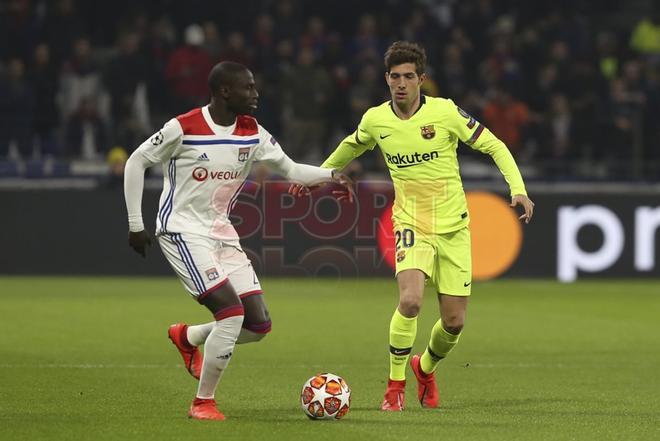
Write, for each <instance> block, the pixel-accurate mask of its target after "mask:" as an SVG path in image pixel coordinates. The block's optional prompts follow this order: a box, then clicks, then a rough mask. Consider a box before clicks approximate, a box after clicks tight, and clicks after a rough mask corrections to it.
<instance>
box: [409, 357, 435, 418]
mask: <svg viewBox="0 0 660 441" xmlns="http://www.w3.org/2000/svg"><path fill="white" fill-rule="evenodd" d="M420 360H421V357H420V356H419V355H413V356H412V358H411V359H410V367H411V368H412V370H413V372H414V373H415V377H417V398H419V402H420V404H421V405H422V407H438V405H439V404H440V395H439V394H438V386H437V385H436V384H435V375H433V373H430V374H425V373H424V372H423V371H422V366H421V365H420Z"/></svg>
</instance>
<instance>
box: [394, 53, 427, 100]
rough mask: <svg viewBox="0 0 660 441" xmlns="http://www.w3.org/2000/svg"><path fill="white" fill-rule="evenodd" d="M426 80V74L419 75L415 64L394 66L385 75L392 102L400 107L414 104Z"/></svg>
mask: <svg viewBox="0 0 660 441" xmlns="http://www.w3.org/2000/svg"><path fill="white" fill-rule="evenodd" d="M425 78H426V75H425V74H421V75H417V72H416V69H415V64H414V63H404V64H399V65H398V66H392V68H391V69H390V71H389V72H386V73H385V81H387V85H388V86H389V87H390V94H391V95H392V100H393V101H394V102H395V103H397V104H400V105H409V104H412V102H413V101H415V99H417V97H418V96H419V88H420V87H421V86H422V83H423V82H424V79H425Z"/></svg>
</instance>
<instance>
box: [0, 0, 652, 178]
mask: <svg viewBox="0 0 660 441" xmlns="http://www.w3.org/2000/svg"><path fill="white" fill-rule="evenodd" d="M211 3H212V4H211ZM656 3H657V2H656ZM398 39H406V40H411V41H416V42H418V43H420V44H422V45H423V46H424V47H425V48H426V50H427V54H428V59H429V66H428V80H427V82H426V83H425V85H424V88H423V89H424V93H426V94H428V95H433V96H443V97H449V98H452V99H453V100H454V101H455V102H456V103H458V104H459V105H460V106H461V107H463V108H464V109H465V110H466V111H468V112H469V113H471V114H473V115H474V116H475V117H477V118H478V119H480V120H481V121H482V122H483V123H484V124H485V125H486V126H488V127H489V128H490V129H491V130H492V131H493V132H494V133H495V134H496V135H497V136H499V137H500V138H501V139H502V140H503V141H504V142H505V143H506V144H507V145H508V146H509V148H510V149H511V151H512V152H513V154H514V155H515V156H516V158H517V160H518V161H519V162H520V163H521V164H523V165H526V164H528V165H530V166H533V167H535V168H536V169H537V170H539V175H540V176H541V177H544V178H548V179H555V178H556V179H561V178H566V177H572V178H580V177H591V178H594V177H596V178H610V179H611V178H615V179H618V178H621V179H630V178H637V179H640V178H646V179H649V178H650V179H658V176H659V172H660V165H659V162H660V146H659V145H658V140H659V139H660V133H659V131H660V121H658V115H660V7H658V6H654V4H653V2H650V1H643V0H639V1H636V0H630V1H629V2H626V3H625V6H624V5H623V4H620V2H617V1H614V0H604V1H599V2H589V1H581V0H574V1H570V2H569V1H559V0H555V1H547V0H539V1H534V2H523V1H502V0H499V1H496V0H462V1H458V0H444V1H443V0H417V1H405V0H383V1H380V2H376V1H370V0H368V1H360V2H348V1H341V0H338V1H333V2H305V1H302V0H279V1H275V0H272V1H268V0H263V1H256V0H255V1H250V0H245V1H244V2H242V3H241V4H240V5H238V4H236V3H231V4H227V2H204V1H201V0H199V1H198V0H190V1H187V2H175V1H168V0H163V1H155V0H154V1H139V0H133V1H123V0H116V1H113V2H110V1H99V2H83V1H81V0H79V1H75V0H49V1H46V0H5V1H0V126H1V127H0V161H5V162H6V161H14V162H21V161H29V160H33V159H35V158H36V159H42V158H55V159H56V160H69V159H85V160H102V159H103V160H105V159H106V158H108V160H117V159H122V158H125V156H126V155H125V154H126V153H128V154H130V152H131V151H132V150H133V149H135V148H136V147H137V146H138V145H139V144H140V143H141V142H142V141H143V140H144V139H146V138H147V137H149V136H150V135H151V134H152V133H153V132H154V131H155V130H157V129H158V128H159V127H160V126H161V125H162V124H163V123H164V122H165V121H167V120H168V119H169V118H171V117H173V116H175V115H177V114H180V113H184V112H186V111H188V110H189V109H190V108H192V107H195V106H200V105H204V104H205V103H206V102H207V100H208V92H207V85H206V78H207V74H208V72H209V70H210V68H211V66H213V64H215V63H216V62H218V61H222V60H233V61H238V62H241V63H244V64H245V65H247V66H248V67H250V68H251V69H252V71H253V72H254V73H255V76H256V79H257V83H258V88H259V92H260V95H261V96H260V105H259V110H258V113H257V115H256V116H257V117H258V119H259V121H260V123H261V124H262V125H263V126H264V127H266V128H267V129H268V130H269V131H270V132H271V133H273V134H274V135H275V136H276V137H277V138H278V139H279V140H280V142H281V143H282V145H283V146H284V148H285V150H286V151H287V152H288V153H289V154H290V156H292V157H293V158H295V159H298V160H306V161H311V162H318V161H320V160H321V159H322V158H323V157H324V156H325V155H327V154H328V153H329V152H330V151H332V149H333V148H334V146H335V145H336V143H337V141H338V140H339V139H341V138H342V137H343V136H345V135H346V134H347V133H349V132H351V131H353V130H354V128H355V126H356V125H357V123H358V122H359V118H360V116H361V115H362V114H363V113H364V111H366V110H367V109H368V108H369V107H371V106H373V105H377V104H380V103H381V102H382V101H384V100H387V99H388V93H387V88H386V86H385V82H384V78H383V71H384V69H383V64H382V57H383V54H384V52H385V50H386V48H387V46H388V45H389V44H390V43H391V42H393V41H395V40H398ZM465 150H468V151H469V149H465ZM124 152H125V153H124ZM469 155H470V154H469V153H468V156H469ZM377 156H378V155H369V156H368V157H366V158H365V160H364V161H362V166H363V167H364V169H365V170H367V171H371V170H379V169H381V168H382V167H383V164H382V163H381V162H380V160H379V159H378V157H377ZM124 160H125V159H124ZM119 163H121V160H120V161H119ZM113 164H114V163H113ZM113 167H114V165H113ZM1 169H2V168H1V167H0V172H1ZM120 169H121V167H119V168H118V170H120ZM120 172H121V171H119V173H120Z"/></svg>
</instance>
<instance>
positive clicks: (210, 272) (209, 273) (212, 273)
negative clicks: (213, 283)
mask: <svg viewBox="0 0 660 441" xmlns="http://www.w3.org/2000/svg"><path fill="white" fill-rule="evenodd" d="M206 277H208V279H209V280H215V279H217V278H218V277H220V274H218V270H216V269H215V268H211V269H207V270H206Z"/></svg>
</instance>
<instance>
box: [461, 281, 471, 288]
mask: <svg viewBox="0 0 660 441" xmlns="http://www.w3.org/2000/svg"><path fill="white" fill-rule="evenodd" d="M470 285H472V282H469V283H468V282H465V283H463V286H465V287H467V286H470Z"/></svg>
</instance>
